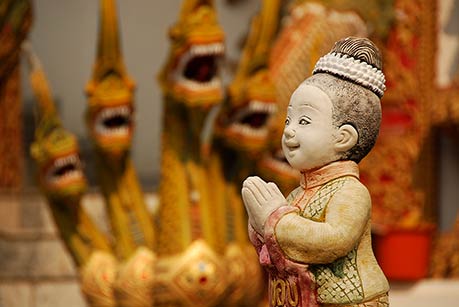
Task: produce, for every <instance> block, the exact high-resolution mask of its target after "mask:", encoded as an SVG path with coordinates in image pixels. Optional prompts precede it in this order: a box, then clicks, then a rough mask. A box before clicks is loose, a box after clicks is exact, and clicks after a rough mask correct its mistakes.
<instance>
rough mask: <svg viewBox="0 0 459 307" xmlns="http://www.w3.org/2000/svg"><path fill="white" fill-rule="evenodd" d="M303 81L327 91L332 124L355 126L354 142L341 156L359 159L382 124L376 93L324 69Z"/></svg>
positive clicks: (354, 159) (371, 146)
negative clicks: (355, 138) (331, 106)
mask: <svg viewBox="0 0 459 307" xmlns="http://www.w3.org/2000/svg"><path fill="white" fill-rule="evenodd" d="M303 84H307V85H312V86H315V87H317V88H319V89H320V90H322V91H323V92H324V93H325V94H327V96H328V97H329V98H330V100H331V102H332V105H333V109H332V114H333V124H334V125H336V127H340V126H342V125H344V124H350V125H352V126H353V127H354V128H355V129H356V130H357V133H358V140H357V143H356V145H355V146H354V147H352V148H351V149H350V150H349V151H347V152H346V153H345V154H344V155H343V156H342V157H341V159H342V160H352V161H355V162H356V163H359V162H360V160H362V159H363V158H364V157H365V156H366V155H367V154H368V153H369V152H370V150H371V148H373V146H374V144H375V142H376V138H377V137H378V133H379V126H380V124H381V104H380V100H379V97H378V96H377V95H376V94H375V93H373V92H372V91H370V90H369V89H366V88H364V87H362V86H360V85H357V84H355V83H352V82H350V81H346V80H343V79H340V78H338V77H335V76H333V75H330V74H326V73H317V74H314V75H313V76H311V77H309V78H308V79H306V80H305V81H303Z"/></svg>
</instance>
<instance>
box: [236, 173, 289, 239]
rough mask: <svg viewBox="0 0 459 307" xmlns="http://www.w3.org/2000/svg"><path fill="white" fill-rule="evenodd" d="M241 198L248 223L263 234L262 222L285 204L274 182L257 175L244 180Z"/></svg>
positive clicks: (285, 201)
mask: <svg viewBox="0 0 459 307" xmlns="http://www.w3.org/2000/svg"><path fill="white" fill-rule="evenodd" d="M242 199H243V201H244V204H245V208H246V210H247V214H248V216H249V223H250V225H252V227H253V229H254V230H255V231H256V232H258V233H259V234H263V228H264V224H265V222H266V220H267V219H268V217H269V216H270V215H271V213H272V212H274V211H275V210H276V209H277V208H279V207H282V206H286V205H287V200H286V199H285V197H284V195H282V193H281V191H280V190H279V188H278V187H277V185H276V184H275V183H273V182H265V181H264V180H263V179H261V178H260V177H257V176H253V177H249V178H247V179H246V180H244V183H243V185H242Z"/></svg>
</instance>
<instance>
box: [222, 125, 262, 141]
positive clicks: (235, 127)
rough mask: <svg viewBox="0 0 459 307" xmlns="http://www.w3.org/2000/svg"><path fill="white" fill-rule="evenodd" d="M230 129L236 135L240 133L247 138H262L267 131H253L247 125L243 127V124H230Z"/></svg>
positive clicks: (260, 129)
mask: <svg viewBox="0 0 459 307" xmlns="http://www.w3.org/2000/svg"><path fill="white" fill-rule="evenodd" d="M230 129H231V130H233V131H234V132H236V133H240V134H243V135H246V136H248V137H256V138H263V137H266V136H267V135H268V129H266V128H258V129H254V128H252V127H250V126H249V125H244V124H239V123H235V124H232V125H231V128H230Z"/></svg>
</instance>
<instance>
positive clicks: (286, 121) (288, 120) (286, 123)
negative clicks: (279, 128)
mask: <svg viewBox="0 0 459 307" xmlns="http://www.w3.org/2000/svg"><path fill="white" fill-rule="evenodd" d="M289 124H290V118H288V117H287V118H286V119H285V125H286V126H288V125H289Z"/></svg>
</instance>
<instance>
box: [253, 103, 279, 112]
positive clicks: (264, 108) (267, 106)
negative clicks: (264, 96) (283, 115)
mask: <svg viewBox="0 0 459 307" xmlns="http://www.w3.org/2000/svg"><path fill="white" fill-rule="evenodd" d="M249 110H250V111H255V112H266V113H267V114H274V113H275V112H276V111H277V105H276V104H275V103H273V102H263V101H258V100H252V101H251V102H250V104H249Z"/></svg>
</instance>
